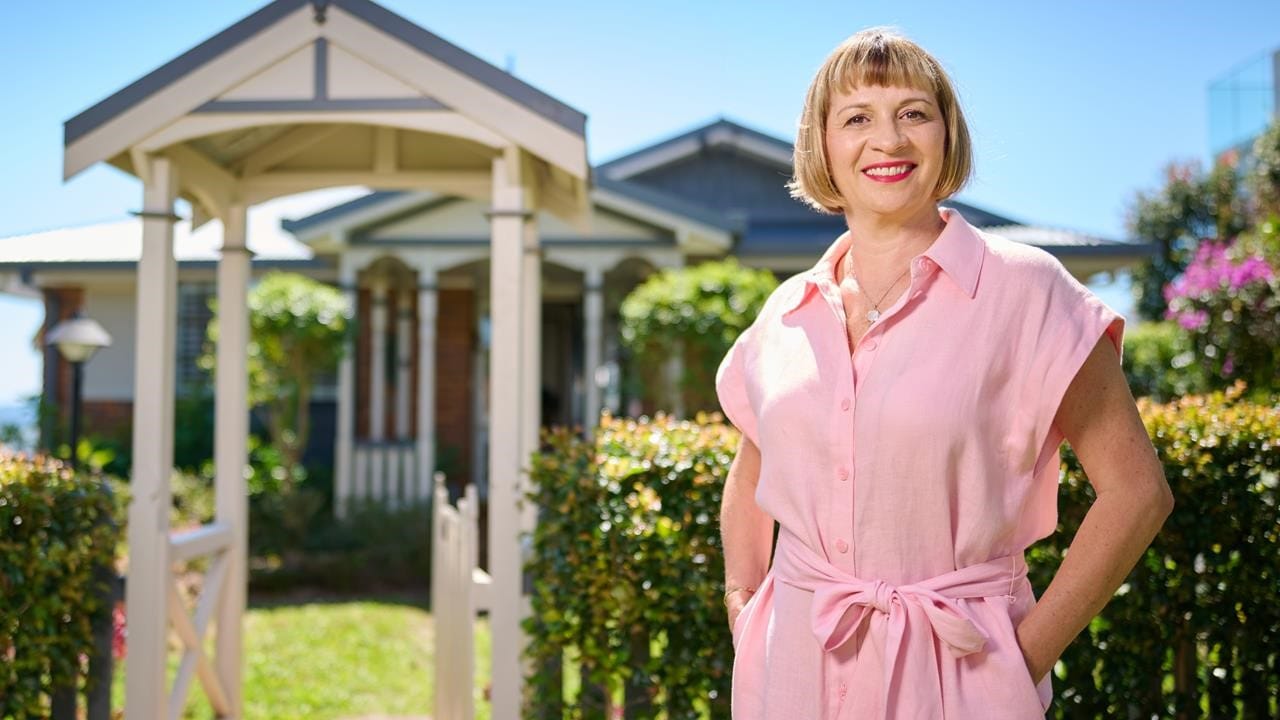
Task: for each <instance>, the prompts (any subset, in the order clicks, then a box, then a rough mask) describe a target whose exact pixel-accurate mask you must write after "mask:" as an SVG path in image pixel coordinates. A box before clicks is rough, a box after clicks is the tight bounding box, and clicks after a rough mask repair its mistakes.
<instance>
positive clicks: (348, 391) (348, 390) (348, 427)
mask: <svg viewBox="0 0 1280 720" xmlns="http://www.w3.org/2000/svg"><path fill="white" fill-rule="evenodd" d="M338 263H339V265H338V286H339V288H340V289H341V290H342V295H343V297H345V298H346V300H347V307H348V308H349V309H350V311H351V313H352V315H353V317H354V314H355V308H356V273H355V270H354V269H353V268H352V267H351V263H350V261H349V260H348V259H347V257H346V256H345V255H344V256H343V257H342V258H341V259H340V260H339V261H338ZM355 389H356V383H355V340H354V338H349V339H348V340H347V345H346V347H345V348H344V351H343V353H342V360H341V361H340V363H339V364H338V428H337V435H338V436H337V438H335V442H334V458H333V483H334V496H335V497H334V503H333V509H334V513H335V514H336V515H337V516H338V517H340V518H341V517H345V516H346V513H347V506H348V505H349V504H350V502H351V495H352V492H351V481H352V472H353V469H352V444H353V443H354V441H355V407H356V393H355Z"/></svg>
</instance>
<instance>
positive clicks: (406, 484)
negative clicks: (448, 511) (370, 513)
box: [339, 440, 431, 508]
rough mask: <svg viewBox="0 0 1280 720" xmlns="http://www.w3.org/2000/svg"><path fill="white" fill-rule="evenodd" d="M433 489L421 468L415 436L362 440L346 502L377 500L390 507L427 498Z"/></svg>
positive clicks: (358, 446)
mask: <svg viewBox="0 0 1280 720" xmlns="http://www.w3.org/2000/svg"><path fill="white" fill-rule="evenodd" d="M430 492H431V490H430V487H429V484H428V478H425V477H421V474H420V473H419V472H418V446H417V443H416V442H415V441H413V440H383V441H373V440H361V441H357V442H356V443H355V447H354V457H353V458H352V474H351V485H350V495H349V496H348V497H344V498H339V501H341V502H344V503H347V502H350V501H353V500H354V501H357V502H377V503H382V504H385V505H386V506H387V507H390V508H396V507H400V506H402V505H408V504H413V503H417V502H425V501H426V500H427V498H428V496H429V493H430Z"/></svg>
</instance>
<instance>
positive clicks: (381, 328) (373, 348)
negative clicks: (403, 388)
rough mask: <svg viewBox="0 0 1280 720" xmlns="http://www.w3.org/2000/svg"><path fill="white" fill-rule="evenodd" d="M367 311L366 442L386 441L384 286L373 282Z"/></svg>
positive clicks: (378, 282) (385, 315)
mask: <svg viewBox="0 0 1280 720" xmlns="http://www.w3.org/2000/svg"><path fill="white" fill-rule="evenodd" d="M370 299H371V301H372V303H373V307H371V308H369V341H370V342H369V439H370V440H383V439H385V438H386V423H385V418H386V416H387V413H386V407H385V406H384V402H385V400H386V395H387V363H386V357H385V356H386V354H387V286H386V284H385V282H384V281H382V280H376V281H374V285H373V292H372V293H371V295H370Z"/></svg>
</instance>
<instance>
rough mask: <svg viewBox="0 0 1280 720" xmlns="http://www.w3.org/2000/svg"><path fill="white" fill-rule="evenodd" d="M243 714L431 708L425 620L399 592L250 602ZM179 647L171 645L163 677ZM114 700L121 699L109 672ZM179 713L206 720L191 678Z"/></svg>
mask: <svg viewBox="0 0 1280 720" xmlns="http://www.w3.org/2000/svg"><path fill="white" fill-rule="evenodd" d="M244 633H245V634H244V654H245V670H244V672H245V675H244V697H245V717H246V718H249V719H253V718H263V719H267V718H269V719H270V720H294V719H295V718H296V719H298V720H302V719H303V718H307V719H312V720H327V719H330V718H350V717H358V716H363V715H430V714H431V713H432V711H433V707H434V703H435V657H434V647H435V643H434V637H435V629H434V624H433V619H432V616H431V615H430V614H428V613H427V611H426V609H425V608H424V607H423V606H422V605H419V604H415V603H414V602H404V601H400V600H398V599H372V600H343V601H320V602H306V603H290V604H255V605H252V606H250V608H249V610H248V612H247V613H246V614H245V621H244ZM489 647H490V645H489V625H488V622H487V621H486V620H485V619H481V620H480V622H478V623H477V626H476V717H477V718H481V719H483V720H487V719H488V717H489V705H488V703H486V702H485V701H484V700H483V696H482V689H483V688H484V686H485V685H486V684H488V682H489V654H490V653H489ZM177 662H178V654H177V653H176V652H172V653H170V682H172V672H173V668H175V667H176V666H177ZM114 692H115V694H114V700H113V707H114V708H121V709H122V708H123V707H124V682H123V673H121V672H117V674H116V683H115V688H114ZM184 717H186V718H193V719H198V720H204V719H206V718H212V717H213V713H212V712H211V711H210V710H209V705H208V702H207V701H206V700H205V697H204V693H203V691H202V690H201V689H200V687H199V680H196V681H194V682H193V685H192V691H191V693H190V695H189V696H188V701H187V711H186V713H185V714H184Z"/></svg>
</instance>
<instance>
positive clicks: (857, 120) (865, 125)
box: [826, 86, 947, 220]
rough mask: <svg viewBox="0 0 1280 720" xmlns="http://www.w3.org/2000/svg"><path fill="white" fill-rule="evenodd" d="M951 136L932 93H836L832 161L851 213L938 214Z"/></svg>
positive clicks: (830, 119) (829, 144)
mask: <svg viewBox="0 0 1280 720" xmlns="http://www.w3.org/2000/svg"><path fill="white" fill-rule="evenodd" d="M946 136H947V129H946V123H945V122H944V121H943V119H942V113H941V112H940V111H939V110H938V102H937V98H935V97H934V95H933V93H932V92H929V91H926V90H917V89H915V88H909V87H878V86H870V87H861V88H855V89H854V90H852V91H850V92H848V93H842V92H839V91H837V92H834V93H833V94H832V96H831V110H830V112H828V113H827V132H826V148H827V161H828V162H829V163H830V165H831V177H832V179H833V180H834V181H835V185H836V189H837V190H839V191H840V195H841V197H843V198H844V203H845V213H846V214H852V215H857V214H859V213H875V214H878V215H881V216H883V217H884V218H886V219H902V220H906V219H907V218H910V217H913V216H914V215H915V214H916V213H919V212H923V210H924V209H925V208H936V200H935V198H934V197H933V193H934V189H935V188H936V187H937V186H938V178H939V176H941V174H942V157H943V151H944V146H945V144H946Z"/></svg>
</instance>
